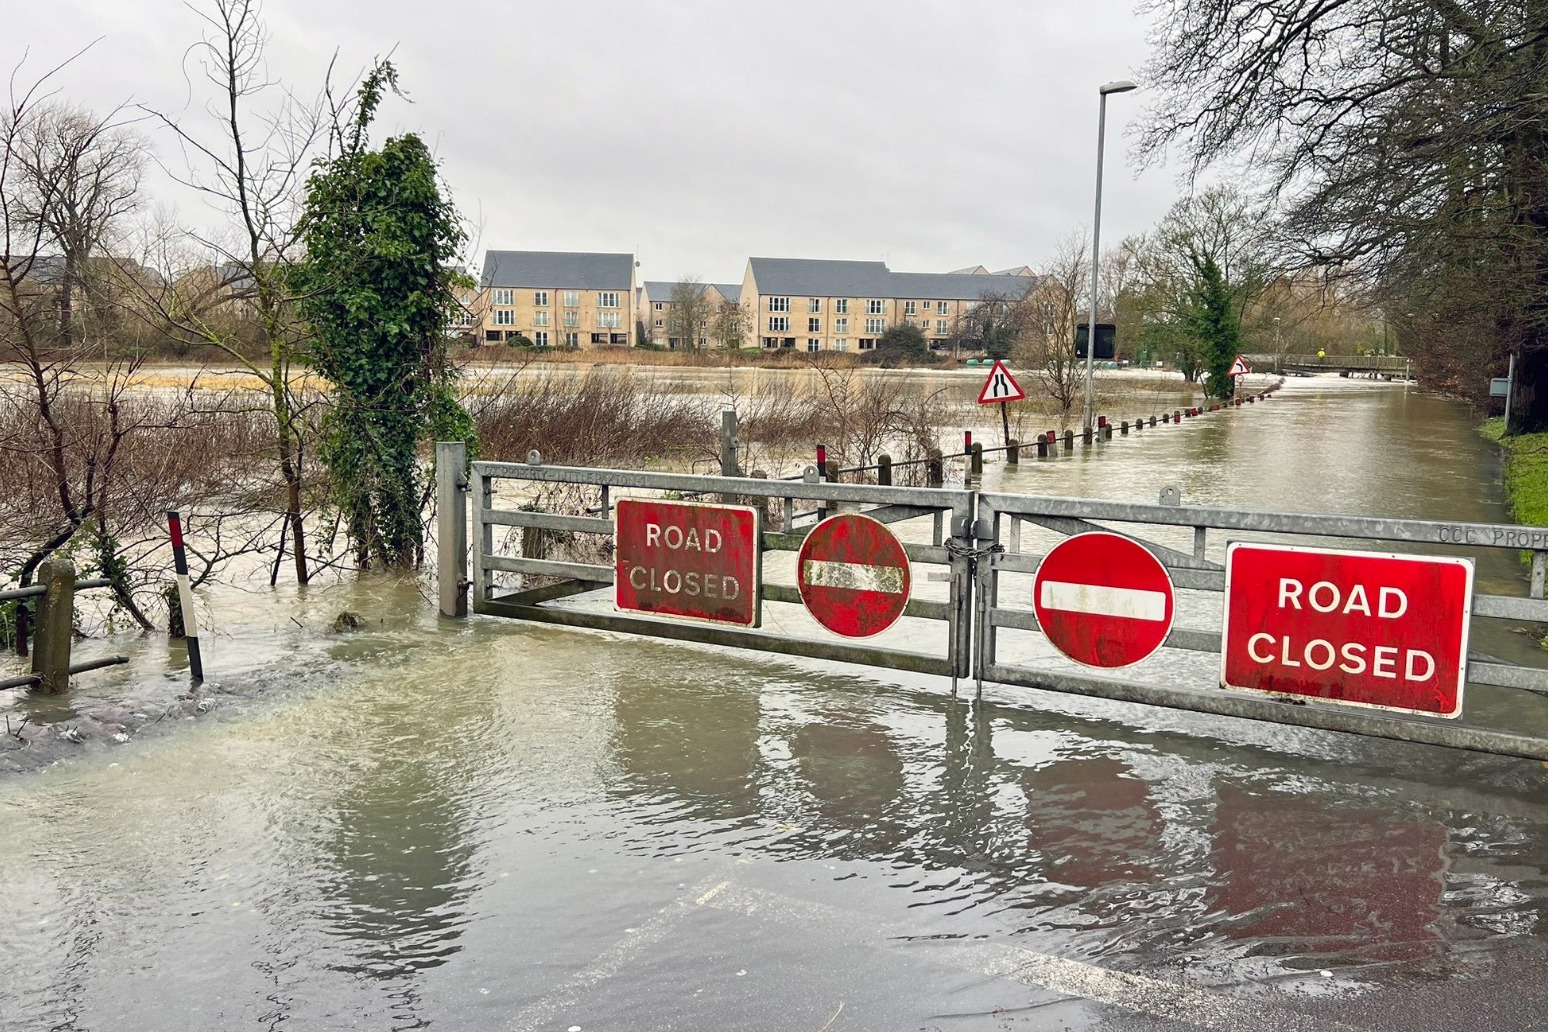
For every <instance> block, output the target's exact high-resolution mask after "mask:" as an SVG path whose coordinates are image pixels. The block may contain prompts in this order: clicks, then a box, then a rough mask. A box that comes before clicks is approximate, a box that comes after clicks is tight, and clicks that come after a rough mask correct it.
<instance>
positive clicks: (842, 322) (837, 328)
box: [833, 319, 849, 333]
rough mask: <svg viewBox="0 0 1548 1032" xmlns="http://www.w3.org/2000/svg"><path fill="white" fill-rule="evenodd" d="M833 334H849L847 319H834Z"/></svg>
mask: <svg viewBox="0 0 1548 1032" xmlns="http://www.w3.org/2000/svg"><path fill="white" fill-rule="evenodd" d="M833 332H834V333H848V332H849V320H848V319H834V320H833Z"/></svg>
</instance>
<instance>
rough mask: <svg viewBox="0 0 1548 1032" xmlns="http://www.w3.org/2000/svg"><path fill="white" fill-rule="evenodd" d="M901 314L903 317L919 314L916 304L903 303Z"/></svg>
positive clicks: (911, 302)
mask: <svg viewBox="0 0 1548 1032" xmlns="http://www.w3.org/2000/svg"><path fill="white" fill-rule="evenodd" d="M903 314H904V315H918V314H919V306H918V305H917V304H916V303H914V302H913V301H905V302H903Z"/></svg>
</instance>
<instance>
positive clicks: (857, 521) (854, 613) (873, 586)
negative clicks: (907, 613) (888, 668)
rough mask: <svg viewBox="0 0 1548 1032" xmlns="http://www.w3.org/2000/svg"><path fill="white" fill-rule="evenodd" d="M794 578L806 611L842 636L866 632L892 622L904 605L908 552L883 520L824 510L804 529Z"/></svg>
mask: <svg viewBox="0 0 1548 1032" xmlns="http://www.w3.org/2000/svg"><path fill="white" fill-rule="evenodd" d="M796 570H797V573H796V583H797V586H798V587H799V588H800V589H801V601H802V602H804V603H806V609H807V612H809V613H811V614H812V616H813V617H815V618H816V620H817V622H818V623H820V624H822V625H823V626H824V627H826V628H827V629H828V630H830V631H832V632H834V633H835V634H842V635H844V637H846V638H869V637H870V636H871V635H873V634H880V633H881V632H882V631H885V630H886V629H887V628H889V627H891V626H892V625H893V624H894V623H896V622H897V619H898V617H900V616H902V615H903V609H904V607H906V606H907V605H908V591H909V584H910V578H909V570H908V556H907V555H906V554H905V553H904V551H903V544H902V542H900V541H899V540H898V539H897V537H896V536H895V535H894V534H893V533H892V531H890V530H888V529H887V528H886V526H885V525H883V524H882V523H880V522H878V521H877V520H873V519H872V518H871V517H869V516H861V515H859V514H857V513H844V514H842V515H839V516H829V517H828V518H827V519H825V520H823V521H822V522H821V523H819V524H817V526H815V527H813V528H812V529H811V532H810V533H809V534H807V535H806V540H805V541H804V542H802V543H801V552H800V554H799V556H797V559H796Z"/></svg>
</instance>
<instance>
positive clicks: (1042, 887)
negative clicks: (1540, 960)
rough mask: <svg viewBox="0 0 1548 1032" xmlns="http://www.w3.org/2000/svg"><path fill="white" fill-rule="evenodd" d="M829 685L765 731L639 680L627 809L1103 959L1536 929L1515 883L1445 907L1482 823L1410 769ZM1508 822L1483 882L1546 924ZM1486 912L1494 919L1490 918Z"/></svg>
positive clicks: (621, 723)
mask: <svg viewBox="0 0 1548 1032" xmlns="http://www.w3.org/2000/svg"><path fill="white" fill-rule="evenodd" d="M810 687H811V690H810V691H802V690H800V689H797V688H793V687H791V686H789V685H780V686H779V687H778V688H777V689H772V690H766V691H767V692H768V694H767V696H766V699H765V705H764V706H763V708H762V713H761V719H760V712H759V707H758V706H757V704H756V702H755V701H754V700H753V699H751V698H749V693H747V692H744V691H742V690H737V689H726V688H717V687H714V686H708V685H701V686H698V687H692V688H683V687H678V688H674V689H671V690H664V689H662V688H660V687H659V686H655V687H651V688H645V687H644V686H643V684H642V685H639V686H633V685H626V690H624V691H622V692H621V693H620V695H619V697H618V699H617V701H616V705H615V707H614V715H615V716H616V718H617V721H618V725H617V728H616V730H615V741H616V742H617V743H618V746H619V747H618V748H617V750H616V751H615V752H614V754H613V759H614V762H616V763H617V764H618V767H619V769H620V771H621V772H623V773H624V774H625V775H626V784H628V785H630V786H632V787H631V788H629V789H628V790H625V791H623V792H622V793H621V798H622V799H623V800H624V801H625V802H626V803H627V802H629V801H630V800H631V799H633V800H638V802H639V803H640V804H642V805H644V806H646V807H648V809H649V812H650V813H652V814H659V813H661V812H662V810H663V808H664V809H665V811H667V812H670V813H673V814H675V815H677V816H686V815H687V814H692V815H694V816H698V817H705V818H723V817H727V816H736V817H739V818H744V819H745V820H743V822H742V825H743V826H751V827H757V828H761V829H763V830H762V832H761V833H760V835H759V836H755V837H754V838H752V839H748V838H747V837H746V836H745V834H744V835H741V836H740V837H738V839H737V841H738V843H739V844H740V845H742V846H745V847H750V848H754V849H757V850H761V851H766V852H767V853H769V854H770V855H773V856H777V857H784V858H791V859H821V860H826V861H830V862H831V861H848V862H871V863H881V864H884V865H886V867H888V868H890V869H893V870H896V871H899V872H915V873H914V874H913V876H911V877H908V878H905V879H903V880H902V881H900V882H898V883H897V884H898V885H899V886H900V887H908V888H911V889H912V891H915V892H919V893H921V894H922V897H923V898H921V899H920V900H919V905H925V906H932V905H944V906H943V908H942V911H941V914H942V919H950V918H952V917H956V916H960V915H962V914H963V913H965V912H967V911H974V910H979V909H980V908H982V909H981V911H980V912H982V913H986V914H994V913H999V914H1003V915H1005V916H1006V917H1007V918H1008V919H1009V927H1008V930H1009V931H1010V933H1011V934H1013V935H1020V936H1031V937H1034V938H1036V939H1037V940H1038V941H1042V940H1044V939H1046V938H1047V937H1048V936H1050V935H1056V936H1064V937H1068V936H1070V935H1075V936H1077V941H1078V943H1079V945H1078V946H1077V947H1076V948H1078V949H1080V950H1081V951H1083V952H1087V953H1089V954H1092V955H1102V954H1108V953H1112V952H1114V951H1123V952H1125V953H1128V952H1133V951H1140V952H1143V953H1146V954H1149V955H1152V956H1165V955H1168V954H1176V955H1178V956H1182V955H1184V954H1186V955H1187V956H1189V957H1190V958H1194V959H1198V958H1200V957H1203V959H1202V960H1198V962H1199V963H1204V964H1214V965H1215V966H1216V967H1221V968H1224V969H1233V968H1235V967H1236V966H1237V965H1247V966H1250V967H1252V969H1253V970H1254V971H1260V970H1261V965H1262V964H1263V963H1270V964H1277V965H1281V966H1282V967H1284V968H1285V969H1286V970H1298V969H1301V968H1304V967H1306V966H1308V965H1313V966H1317V967H1323V966H1360V965H1367V964H1371V963H1378V962H1379V963H1387V964H1391V963H1395V962H1401V963H1405V964H1419V965H1425V964H1427V963H1428V962H1429V961H1431V960H1433V959H1434V958H1435V957H1437V956H1443V955H1446V954H1447V953H1448V952H1449V951H1452V950H1454V949H1457V948H1461V947H1463V946H1466V945H1467V943H1468V942H1469V941H1470V940H1472V939H1474V938H1476V937H1477V936H1478V935H1479V934H1483V935H1489V934H1492V933H1491V929H1494V928H1498V929H1501V932H1500V934H1515V933H1516V932H1517V931H1518V930H1519V928H1520V925H1521V921H1514V922H1506V921H1502V920H1501V919H1500V917H1499V914H1498V913H1497V911H1498V909H1499V908H1500V907H1501V903H1500V900H1501V899H1502V895H1501V893H1500V892H1499V891H1494V892H1492V893H1489V894H1488V896H1487V903H1485V902H1483V896H1482V894H1481V893H1468V894H1452V895H1448V885H1449V881H1450V879H1451V866H1450V865H1451V856H1452V854H1453V853H1454V852H1455V851H1456V849H1457V847H1456V846H1455V845H1454V844H1453V842H1452V838H1453V832H1452V830H1451V829H1452V825H1453V823H1454V822H1462V825H1463V826H1470V825H1471V823H1472V822H1473V821H1474V820H1475V819H1476V817H1475V815H1473V814H1471V813H1468V812H1466V811H1454V810H1451V809H1448V808H1446V807H1445V806H1444V804H1442V805H1441V806H1440V807H1439V808H1437V807H1435V806H1433V805H1431V802H1429V801H1425V796H1426V793H1425V792H1424V791H1418V792H1416V793H1415V795H1414V798H1412V799H1409V798H1406V797H1407V796H1408V794H1409V790H1410V789H1411V788H1415V787H1418V786H1413V785H1412V784H1410V783H1408V782H1406V781H1405V777H1406V776H1397V777H1392V776H1390V775H1389V776H1383V777H1376V778H1374V779H1370V780H1366V779H1365V773H1364V772H1363V771H1361V769H1360V768H1359V767H1358V766H1356V767H1353V768H1351V769H1350V770H1348V771H1341V770H1340V769H1338V768H1336V767H1329V766H1326V765H1324V764H1322V763H1320V762H1318V761H1314V760H1309V759H1308V760H1297V759H1295V758H1293V757H1290V758H1287V757H1285V756H1283V755H1276V754H1271V753H1267V752H1264V751H1259V750H1253V749H1245V748H1223V747H1221V746H1220V745H1218V744H1211V743H1208V742H1204V741H1200V740H1198V739H1195V738H1189V737H1186V736H1176V737H1173V736H1167V737H1165V738H1164V739H1162V740H1156V739H1155V738H1154V737H1153V736H1150V735H1146V734H1142V733H1140V732H1136V731H1133V730H1128V729H1125V728H1122V727H1121V726H1116V725H1111V724H1107V723H1100V722H1089V721H1082V720H1080V719H1078V718H1071V717H1067V716H1058V717H1055V716H1053V715H1047V714H1039V713H1036V712H1032V711H1028V710H1025V709H1018V708H1012V707H995V706H980V707H970V706H968V705H967V704H965V703H959V702H954V701H952V700H949V699H943V698H940V697H935V696H928V695H910V696H895V695H886V696H881V697H878V696H877V695H875V694H873V693H870V692H867V691H866V690H865V687H864V685H863V683H862V682H858V681H854V680H849V679H844V678H836V677H835V678H816V679H813V682H812V683H811V686H810ZM722 704H724V712H721V708H722ZM1055 729H1057V731H1055ZM1055 735H1056V736H1057V737H1052V736H1055ZM690 740H691V741H692V742H693V745H692V746H689V745H688V744H687V743H688V742H689V741H690ZM998 743H1004V747H1003V748H997V744H998ZM1029 743H1033V744H1032V745H1031V746H1029ZM1414 758H1415V762H1416V763H1422V762H1424V760H1423V757H1422V756H1418V755H1417V754H1416V755H1415V757H1414ZM1265 761H1269V762H1267V763H1266V762H1265ZM707 773H708V776H706V774H707ZM1436 774H1437V777H1440V778H1442V779H1444V778H1445V777H1446V775H1445V774H1444V772H1442V771H1437V772H1436ZM1472 776H1475V777H1476V771H1475V772H1474V774H1473V775H1472ZM1362 781H1364V783H1362ZM1372 782H1374V784H1375V785H1377V786H1380V787H1373V784H1372ZM663 792H666V793H669V794H668V795H667V796H663V795H662V793H663ZM652 819H654V818H652ZM1501 820H1502V822H1503V824H1504V825H1506V826H1507V827H1508V828H1509V829H1510V830H1509V832H1508V833H1507V834H1510V835H1513V836H1515V837H1517V838H1519V839H1522V840H1524V842H1525V843H1526V844H1525V845H1523V846H1522V847H1521V848H1520V849H1518V850H1516V851H1515V852H1514V853H1513V856H1512V859H1511V862H1510V864H1509V865H1508V866H1505V865H1501V866H1499V867H1497V868H1494V867H1491V865H1490V863H1489V859H1488V857H1482V858H1480V857H1476V856H1475V857H1473V858H1472V860H1471V863H1472V868H1473V870H1472V875H1471V876H1473V877H1481V878H1482V879H1483V880H1485V881H1488V882H1489V883H1490V884H1494V885H1496V886H1497V885H1499V884H1501V883H1505V884H1509V885H1511V886H1513V890H1512V891H1514V892H1515V893H1516V895H1515V896H1513V897H1512V896H1509V894H1506V897H1508V898H1511V899H1514V900H1515V903H1514V906H1508V907H1507V909H1513V910H1514V911H1515V912H1517V913H1519V914H1520V915H1521V916H1522V919H1523V920H1525V921H1526V923H1527V924H1528V925H1530V924H1532V923H1534V922H1535V921H1536V914H1537V912H1538V911H1539V910H1540V909H1541V907H1542V904H1543V902H1544V896H1545V891H1544V886H1543V871H1544V857H1545V855H1548V849H1545V839H1544V827H1543V824H1542V822H1541V820H1525V821H1518V820H1510V819H1506V818H1502V819H1501ZM1501 833H1502V832H1501V830H1500V829H1499V828H1495V829H1493V830H1492V831H1491V835H1497V834H1501ZM681 834H682V835H683V836H684V837H686V838H688V839H694V838H697V833H694V832H692V831H690V830H688V829H681ZM652 848H653V849H659V848H661V843H660V842H659V840H655V839H653V842H652ZM1480 865H1481V866H1482V867H1484V868H1488V870H1487V871H1486V872H1482V873H1481V872H1479V870H1478V868H1479V867H1480ZM932 872H934V873H936V874H943V875H945V877H944V878H942V877H938V876H932ZM1524 875H1525V877H1523V876H1524ZM986 904H992V905H990V906H985V905H986ZM1474 909H1487V910H1488V913H1489V916H1488V918H1487V920H1482V921H1476V922H1475V921H1472V920H1470V917H1469V914H1470V912H1471V911H1472V910H1474ZM1447 911H1450V912H1451V913H1450V917H1449V918H1447V919H1445V920H1442V919H1441V915H1442V914H1443V913H1445V912H1447ZM1464 929H1465V930H1464ZM1506 929H1508V931H1507V930H1506ZM1059 941H1063V940H1059ZM1468 948H1471V947H1468ZM1191 962H1193V960H1190V963H1191Z"/></svg>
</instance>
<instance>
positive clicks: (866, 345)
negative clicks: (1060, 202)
mask: <svg viewBox="0 0 1548 1032" xmlns="http://www.w3.org/2000/svg"><path fill="white" fill-rule="evenodd" d="M1038 282H1039V281H1038V277H1036V276H1034V275H1033V274H1032V271H1031V270H1030V269H1027V268H1025V267H1023V268H1021V269H1012V270H1007V271H1005V272H1001V273H992V272H989V271H988V270H986V269H984V268H983V266H977V267H975V268H973V269H971V270H964V271H961V272H893V271H892V270H891V269H889V268H887V265H886V263H885V262H854V261H828V260H822V259H812V258H750V259H748V261H747V271H746V274H745V275H744V276H743V278H742V290H741V298H742V301H743V303H744V304H745V305H746V306H747V308H748V310H749V312H750V313H751V319H750V320H749V322H750V325H749V326H748V328H747V336H746V338H745V339H744V342H743V343H744V346H746V347H762V348H765V349H777V348H797V349H800V350H805V351H869V350H870V349H871V348H873V347H875V346H876V339H877V338H878V337H880V336H881V335H882V333H884V332H885V331H886V329H887V327H889V326H893V325H901V324H913V325H915V326H918V327H919V328H920V330H922V331H923V333H924V335H925V339H926V340H927V341H929V342H930V346H931V347H934V348H940V347H944V346H945V345H946V344H947V342H948V341H950V340H951V339H953V338H954V337H955V336H956V335H957V334H958V333H959V331H960V328H961V324H962V321H963V319H964V318H965V317H966V316H967V315H968V314H969V313H970V312H971V311H972V310H973V309H974V308H975V307H977V306H978V305H979V304H980V303H981V302H982V301H984V300H985V299H986V298H991V297H992V298H998V299H1004V300H1020V299H1021V298H1022V297H1025V296H1026V294H1027V293H1028V292H1029V291H1030V290H1032V289H1033V288H1034V287H1036V286H1037V284H1038Z"/></svg>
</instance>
